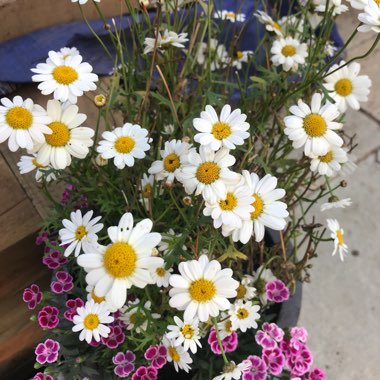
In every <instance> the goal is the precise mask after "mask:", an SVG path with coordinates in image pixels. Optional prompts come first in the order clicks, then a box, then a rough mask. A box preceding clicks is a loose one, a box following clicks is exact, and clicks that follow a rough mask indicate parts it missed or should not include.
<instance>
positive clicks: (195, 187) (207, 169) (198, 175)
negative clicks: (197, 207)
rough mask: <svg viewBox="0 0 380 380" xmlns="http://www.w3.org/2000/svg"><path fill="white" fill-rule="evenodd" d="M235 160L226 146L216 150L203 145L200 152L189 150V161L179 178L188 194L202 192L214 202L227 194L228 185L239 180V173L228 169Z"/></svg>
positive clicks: (209, 200)
mask: <svg viewBox="0 0 380 380" xmlns="http://www.w3.org/2000/svg"><path fill="white" fill-rule="evenodd" d="M235 161H236V160H235V157H234V156H231V155H230V154H229V150H228V149H226V148H222V149H220V150H219V151H217V152H214V151H213V150H211V149H209V148H206V147H204V146H201V147H200V148H199V154H198V153H197V152H196V151H191V152H189V154H188V163H187V164H186V165H185V166H184V167H183V168H182V170H181V172H180V173H178V175H177V179H178V180H179V181H180V182H182V184H183V186H184V188H185V191H186V193H187V194H193V193H194V192H195V195H199V194H202V196H203V198H204V199H205V200H206V201H208V202H210V203H214V202H216V200H217V198H218V197H219V198H222V197H223V196H224V195H225V194H226V186H227V185H229V184H231V185H233V184H236V183H237V182H239V175H238V174H237V173H234V172H232V171H231V170H229V169H228V168H229V167H230V166H232V165H233V164H234V163H235Z"/></svg>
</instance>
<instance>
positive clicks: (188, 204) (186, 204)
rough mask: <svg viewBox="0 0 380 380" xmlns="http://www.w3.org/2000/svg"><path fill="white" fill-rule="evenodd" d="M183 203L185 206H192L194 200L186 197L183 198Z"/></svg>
mask: <svg viewBox="0 0 380 380" xmlns="http://www.w3.org/2000/svg"><path fill="white" fill-rule="evenodd" d="M182 202H183V204H184V205H185V206H191V205H192V203H193V200H192V199H191V197H189V196H188V195H186V196H185V197H183V198H182Z"/></svg>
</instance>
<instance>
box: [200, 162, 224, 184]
mask: <svg viewBox="0 0 380 380" xmlns="http://www.w3.org/2000/svg"><path fill="white" fill-rule="evenodd" d="M219 173H220V167H219V166H218V165H217V164H215V163H214V162H204V163H203V164H201V165H199V167H198V170H197V173H196V177H197V179H198V181H199V182H202V183H204V184H206V185H209V184H210V183H213V182H215V181H216V180H218V179H219Z"/></svg>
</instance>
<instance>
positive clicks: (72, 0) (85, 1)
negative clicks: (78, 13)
mask: <svg viewBox="0 0 380 380" xmlns="http://www.w3.org/2000/svg"><path fill="white" fill-rule="evenodd" d="M78 1H79V4H80V5H83V4H86V3H87V1H88V0H71V2H72V3H78ZM93 1H95V2H96V3H100V0H93Z"/></svg>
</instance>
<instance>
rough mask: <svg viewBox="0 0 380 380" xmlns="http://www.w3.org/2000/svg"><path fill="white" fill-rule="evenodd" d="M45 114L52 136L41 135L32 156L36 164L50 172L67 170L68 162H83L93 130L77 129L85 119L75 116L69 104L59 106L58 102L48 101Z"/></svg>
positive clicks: (75, 112) (82, 115) (74, 111)
mask: <svg viewBox="0 0 380 380" xmlns="http://www.w3.org/2000/svg"><path fill="white" fill-rule="evenodd" d="M47 113H48V116H49V117H50V119H51V120H52V122H51V123H50V124H49V128H50V129H51V130H52V131H53V133H52V134H47V135H45V142H44V143H43V144H36V145H35V146H34V148H33V152H37V161H38V162H40V163H41V164H42V165H51V166H52V167H53V168H54V169H57V170H59V169H65V168H66V167H67V166H70V164H71V161H72V158H71V156H73V157H76V158H80V159H83V158H85V157H86V156H87V154H88V153H89V147H90V146H92V145H93V141H92V137H93V136H94V134H95V133H94V130H93V129H91V128H87V127H81V125H82V124H83V123H84V121H85V120H86V119H87V116H86V115H85V114H83V113H78V107H77V106H76V105H73V104H69V103H65V104H61V103H60V102H59V101H58V100H49V101H48V103H47Z"/></svg>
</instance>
